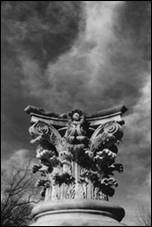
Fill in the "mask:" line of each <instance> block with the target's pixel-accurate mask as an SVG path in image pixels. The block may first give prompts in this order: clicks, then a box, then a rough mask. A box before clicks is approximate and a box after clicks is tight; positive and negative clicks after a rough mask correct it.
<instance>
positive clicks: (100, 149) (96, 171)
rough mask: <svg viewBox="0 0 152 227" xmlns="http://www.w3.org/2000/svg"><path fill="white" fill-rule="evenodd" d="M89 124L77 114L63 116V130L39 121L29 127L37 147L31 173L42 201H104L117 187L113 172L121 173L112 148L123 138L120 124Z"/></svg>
mask: <svg viewBox="0 0 152 227" xmlns="http://www.w3.org/2000/svg"><path fill="white" fill-rule="evenodd" d="M58 122H60V118H58ZM90 124H91V122H89V120H87V119H86V117H85V115H84V113H83V112H82V111H81V110H73V111H71V112H69V113H68V114H67V121H66V123H65V125H64V126H63V128H64V130H62V127H60V128H59V127H56V126H55V125H53V124H51V123H48V122H45V120H43V119H41V120H38V121H36V122H34V123H32V125H31V127H30V129H29V132H30V135H31V136H32V140H31V143H32V144H34V143H37V144H38V147H37V149H36V158H37V159H38V161H39V164H38V165H34V166H33V173H36V172H38V173H39V174H40V177H41V178H40V179H39V180H38V181H37V183H36V186H37V187H42V191H41V196H42V197H44V199H45V200H47V201H48V200H58V199H96V200H108V198H109V196H113V195H114V192H115V187H117V186H118V183H117V182H116V180H115V179H114V177H113V175H114V171H117V172H119V173H121V172H123V166H122V165H121V164H117V163H115V160H116V157H117V153H118V148H117V146H116V145H117V144H119V143H120V142H121V138H122V136H123V129H122V125H121V122H117V121H116V120H110V121H108V120H107V121H106V123H103V124H100V125H98V127H95V128H93V129H92V128H91V127H90ZM91 130H92V131H91ZM61 131H62V133H60V132H61ZM63 132H64V133H63Z"/></svg>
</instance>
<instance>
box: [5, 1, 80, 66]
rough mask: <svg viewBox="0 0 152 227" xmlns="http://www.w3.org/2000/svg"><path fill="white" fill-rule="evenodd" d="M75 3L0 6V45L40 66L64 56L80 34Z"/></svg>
mask: <svg viewBox="0 0 152 227" xmlns="http://www.w3.org/2000/svg"><path fill="white" fill-rule="evenodd" d="M81 15H82V14H81V3H80V2H79V1H62V2H61V1H6V2H3V3H2V29H3V30H5V31H6V33H7V34H6V33H5V40H4V42H6V41H7V42H8V43H9V44H11V45H12V46H13V47H14V48H15V51H17V53H18V54H20V55H22V54H25V55H27V56H28V57H31V58H32V59H34V60H38V61H39V64H40V65H42V66H44V65H46V64H47V63H48V62H49V61H53V60H55V59H56V58H57V57H58V56H59V55H60V54H62V53H64V52H66V51H67V50H68V49H69V48H70V47H71V46H72V44H73V42H74V40H75V39H76V38H77V34H78V32H79V30H80V26H79V24H80V23H79V22H80V20H81V19H82V18H81Z"/></svg>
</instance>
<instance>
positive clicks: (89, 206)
mask: <svg viewBox="0 0 152 227" xmlns="http://www.w3.org/2000/svg"><path fill="white" fill-rule="evenodd" d="M124 214H125V212H124V210H123V208H121V207H118V206H114V205H113V204H111V203H109V202H105V201H97V200H96V201H93V200H62V201H61V200H58V201H55V202H45V203H41V204H39V205H38V206H36V207H35V208H34V209H33V216H34V217H35V220H36V222H35V223H34V224H32V226H124V224H121V223H119V221H121V220H122V218H123V217H124Z"/></svg>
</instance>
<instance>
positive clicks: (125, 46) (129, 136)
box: [1, 1, 151, 225]
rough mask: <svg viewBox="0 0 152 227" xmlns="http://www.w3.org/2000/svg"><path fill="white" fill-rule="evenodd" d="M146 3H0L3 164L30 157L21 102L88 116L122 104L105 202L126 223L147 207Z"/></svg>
mask: <svg viewBox="0 0 152 227" xmlns="http://www.w3.org/2000/svg"><path fill="white" fill-rule="evenodd" d="M150 2H151V1H62V2H61V1H52V2H51V1H30V2H29V1H2V2H1V5H2V13H1V15H2V16H1V47H2V49H1V56H2V61H1V66H2V68H1V74H2V79H1V82H2V85H1V86H2V93H1V101H2V104H1V105H2V114H1V122H2V126H1V127H2V128H1V129H2V136H1V141H2V149H1V150H2V151H1V158H2V166H6V164H8V163H9V162H10V161H11V160H12V158H16V157H21V158H22V159H26V158H27V157H29V156H30V154H32V155H33V156H34V155H35V153H34V152H35V151H34V148H33V147H32V146H31V145H30V144H29V141H30V136H29V134H28V128H29V126H30V118H29V116H28V115H26V113H24V108H25V107H26V106H27V105H29V104H30V105H33V106H37V107H40V108H43V109H45V110H49V111H51V112H58V113H64V112H67V111H69V110H71V109H73V108H80V109H82V110H83V111H85V112H86V113H90V112H95V111H98V110H102V109H106V108H110V107H115V106H117V105H119V104H124V105H125V106H126V107H127V108H128V109H129V110H128V111H127V113H126V114H125V115H124V120H125V122H126V124H125V127H124V137H123V143H122V144H121V145H120V147H119V155H118V158H117V161H118V162H121V163H122V164H123V165H124V173H123V174H120V175H116V178H117V180H118V183H119V187H118V188H117V190H116V195H115V196H114V197H113V198H111V202H114V203H116V204H118V205H122V206H123V207H124V208H125V210H126V218H125V219H124V222H125V223H127V224H128V225H129V224H130V225H133V220H134V216H135V213H136V209H137V207H139V206H140V205H141V204H148V205H149V204H150V187H151V182H150V178H151V173H150V130H151V129H150V123H151V122H150V112H151V104H150V101H151V100H150V89H151V68H150V65H151V52H150V50H151V43H150V41H151V29H150V28H151V22H150V21H151V5H150V4H151V3H150Z"/></svg>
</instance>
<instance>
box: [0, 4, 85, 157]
mask: <svg viewBox="0 0 152 227" xmlns="http://www.w3.org/2000/svg"><path fill="white" fill-rule="evenodd" d="M1 6H2V11H1V12H2V15H1V47H2V50H1V56H2V61H1V66H2V69H1V73H2V81H1V82H2V98H1V100H2V157H3V156H5V157H6V156H8V155H9V154H11V153H13V152H14V151H15V150H18V149H21V148H24V147H26V148H29V149H31V147H30V146H29V145H28V144H29V136H28V132H27V129H28V127H29V118H28V117H27V116H26V115H25V113H24V112H23V110H24V108H25V107H26V106H27V105H28V104H32V105H35V106H40V105H41V104H42V105H43V96H42V94H41V97H42V98H41V97H38V98H36V97H30V96H28V95H26V96H25V92H24V90H25V88H24V86H23V84H22V80H23V79H24V77H25V74H24V69H23V68H22V59H23V58H25V59H26V60H27V59H28V60H31V61H32V62H35V64H36V67H38V70H39V71H38V72H37V73H36V76H37V80H40V83H41V84H42V86H43V85H44V87H47V84H45V79H43V74H44V68H45V66H46V65H47V63H48V62H50V61H55V59H56V58H57V57H58V56H59V55H60V54H63V53H64V52H66V51H67V50H68V49H69V48H70V47H71V45H72V44H73V42H74V40H75V39H76V38H77V36H78V33H79V30H80V26H79V25H80V23H79V22H80V20H81V3H80V2H79V1H78V2H75V1H73V2H72V1H69V2H67V1H65V2H61V1H54V2H52V1H51V2H50V1H39V2H38V1H30V2H28V1H2V2H1ZM82 24H83V23H81V26H82ZM33 65H34V64H33ZM31 71H34V68H33V67H32V68H31Z"/></svg>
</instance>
